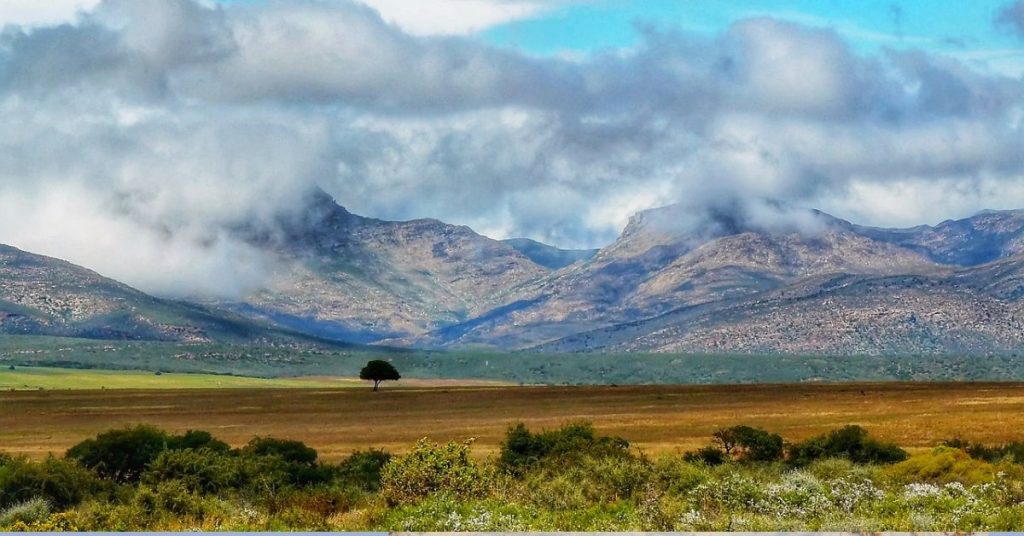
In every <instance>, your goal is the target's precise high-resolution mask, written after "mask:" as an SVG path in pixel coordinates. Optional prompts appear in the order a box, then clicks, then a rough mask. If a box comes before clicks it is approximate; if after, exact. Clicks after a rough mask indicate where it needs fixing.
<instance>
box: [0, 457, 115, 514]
mask: <svg viewBox="0 0 1024 536" xmlns="http://www.w3.org/2000/svg"><path fill="white" fill-rule="evenodd" d="M99 489H100V487H99V483H98V482H97V481H96V477H95V475H93V473H91V472H90V471H88V470H87V469H85V468H83V467H81V466H80V465H78V464H76V463H74V462H71V461H66V460H59V459H56V458H52V457H51V458H47V459H46V460H44V461H42V462H38V463H36V462H32V461H29V460H27V459H15V460H12V461H11V462H9V463H7V464H6V465H4V466H3V467H0V507H9V506H12V505H14V504H17V503H22V502H25V501H28V500H30V499H45V500H46V501H48V502H49V503H50V504H51V505H52V506H53V507H54V508H58V509H63V508H67V507H69V506H74V505H76V504H78V503H80V502H82V500H83V499H85V498H86V497H88V496H89V495H91V494H93V493H95V492H97V491H99Z"/></svg>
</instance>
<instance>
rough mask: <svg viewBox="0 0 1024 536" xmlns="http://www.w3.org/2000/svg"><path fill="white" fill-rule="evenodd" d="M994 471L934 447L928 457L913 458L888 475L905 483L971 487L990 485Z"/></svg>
mask: <svg viewBox="0 0 1024 536" xmlns="http://www.w3.org/2000/svg"><path fill="white" fill-rule="evenodd" d="M996 472H997V471H996V467H995V466H993V465H992V464H990V463H988V462H984V461H981V460H975V459H972V458H971V457H970V456H968V455H967V453H966V452H964V451H962V450H959V449H954V448H950V447H937V448H935V449H934V450H932V451H931V452H930V453H928V454H920V455H917V456H914V457H912V458H910V459H908V460H906V461H904V462H901V463H898V464H896V465H893V466H892V467H890V468H888V470H887V474H888V475H889V476H891V477H893V478H895V479H896V480H898V481H900V482H903V483H906V484H910V483H916V482H928V483H933V484H946V483H949V482H960V483H961V484H965V485H973V484H980V483H984V482H991V481H992V480H994V479H995V475H996Z"/></svg>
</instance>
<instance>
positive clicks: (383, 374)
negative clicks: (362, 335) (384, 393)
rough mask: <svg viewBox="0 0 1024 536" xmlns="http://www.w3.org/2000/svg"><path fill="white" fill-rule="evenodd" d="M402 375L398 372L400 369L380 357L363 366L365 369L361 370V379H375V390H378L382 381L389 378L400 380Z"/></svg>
mask: <svg viewBox="0 0 1024 536" xmlns="http://www.w3.org/2000/svg"><path fill="white" fill-rule="evenodd" d="M401 378H402V375H401V374H399V373H398V370H397V369H396V368H395V367H394V366H393V365H392V364H391V363H388V362H387V361H381V360H380V359H374V360H373V361H370V362H369V363H367V364H366V366H365V367H363V370H360V371H359V379H360V380H371V381H373V390H374V392H376V391H377V388H378V387H380V382H383V381H388V380H392V381H395V380H399V379H401Z"/></svg>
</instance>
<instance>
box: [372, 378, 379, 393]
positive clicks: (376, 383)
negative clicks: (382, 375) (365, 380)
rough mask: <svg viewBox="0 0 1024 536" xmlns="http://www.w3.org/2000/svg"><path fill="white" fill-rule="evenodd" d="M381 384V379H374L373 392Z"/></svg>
mask: <svg viewBox="0 0 1024 536" xmlns="http://www.w3.org/2000/svg"><path fill="white" fill-rule="evenodd" d="M379 385H380V380H373V392H374V393H376V392H377V387H378V386H379Z"/></svg>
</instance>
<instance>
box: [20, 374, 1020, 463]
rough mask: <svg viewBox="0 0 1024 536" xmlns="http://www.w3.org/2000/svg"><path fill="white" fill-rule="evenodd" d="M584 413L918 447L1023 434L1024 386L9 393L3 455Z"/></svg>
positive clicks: (352, 441)
mask: <svg viewBox="0 0 1024 536" xmlns="http://www.w3.org/2000/svg"><path fill="white" fill-rule="evenodd" d="M579 420H586V421H591V422H593V423H594V424H595V426H596V427H597V428H598V431H599V432H602V433H608V434H615V435H620V436H623V437H625V438H627V439H629V440H630V441H631V442H632V443H633V444H634V445H635V446H637V447H639V448H640V449H642V450H644V451H645V452H648V453H660V452H674V451H682V450H688V449H692V448H695V447H699V446H702V445H704V444H706V443H707V442H708V441H709V435H710V434H711V433H712V432H713V431H714V430H715V429H716V428H718V427H721V426H727V425H735V424H749V425H753V426H760V427H763V428H766V429H768V430H771V431H774V432H779V433H781V434H782V435H783V437H785V438H786V439H789V440H797V439H802V438H804V437H807V436H809V435H812V434H817V433H820V432H823V431H826V430H829V429H832V428H835V427H838V426H841V425H844V424H860V425H862V426H865V427H867V428H868V429H869V430H870V431H871V432H872V433H873V434H877V435H878V436H879V437H881V438H884V439H889V440H893V441H896V442H898V443H899V444H900V445H903V446H905V447H908V448H911V449H912V450H913V449H921V448H926V447H929V446H932V445H935V444H937V443H939V442H940V441H942V440H943V439H946V438H950V437H953V436H957V435H959V436H961V437H963V438H965V439H971V440H978V441H984V442H1000V441H1006V440H1010V439H1018V440H1020V439H1024V383H959V384H957V383H945V384H936V383H931V384H926V383H880V384H831V385H830V384H800V385H750V386H632V387H489V386H476V387H443V386H442V387H436V386H435V387H423V388H418V387H414V388H394V387H390V388H387V387H386V388H384V390H383V391H381V392H379V393H371V392H370V390H369V389H368V388H363V389H317V388H304V389H266V388H263V389H244V388H234V389H188V390H172V389H161V390H127V389H125V390H109V389H108V390H90V391H67V390H62V391H56V390H42V391H8V392H3V393H0V451H7V452H10V453H14V454H20V453H24V454H29V455H32V456H35V457H40V456H44V455H46V453H48V452H53V453H55V454H60V453H63V451H64V450H65V449H66V448H67V447H69V446H70V445H72V444H74V443H76V442H78V441H80V440H82V439H84V438H86V437H89V436H92V435H94V434H96V433H97V432H101V431H104V430H107V429H110V428H117V427H122V426H126V425H131V424H136V423H149V424H153V425H157V426H160V427H163V428H165V429H168V430H172V431H183V430H186V429H189V428H199V429H205V430H209V431H211V432H213V433H214V434H215V435H217V436H219V437H221V438H223V439H225V440H226V441H228V442H229V443H232V444H234V445H240V444H243V443H245V442H246V441H248V440H249V439H250V438H251V437H253V436H255V435H272V436H276V437H286V438H294V439H300V440H303V441H305V442H307V443H308V444H310V445H311V446H313V447H315V448H316V449H317V450H319V451H320V452H321V455H322V456H323V457H324V458H325V459H328V460H337V459H339V458H341V457H343V456H345V455H346V454H348V453H349V452H351V451H353V450H354V449H359V448H366V447H370V446H375V447H383V448H386V449H388V450H391V451H395V452H401V451H403V450H405V449H407V448H409V447H410V446H411V445H412V444H413V443H414V442H415V441H416V440H417V439H418V438H421V437H424V436H428V437H431V438H433V439H436V440H448V439H457V440H462V439H466V438H469V437H475V438H477V441H476V445H475V448H474V450H475V452H476V453H477V454H478V455H481V456H483V455H487V454H489V453H493V452H494V451H495V449H496V447H497V445H498V443H499V442H500V441H501V438H502V435H503V433H504V431H505V429H506V428H507V427H508V426H509V425H511V424H513V423H515V422H518V421H523V422H525V423H527V424H528V425H529V426H530V427H531V428H544V427H548V428H550V427H555V426H558V425H560V424H563V423H565V422H569V421H579Z"/></svg>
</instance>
